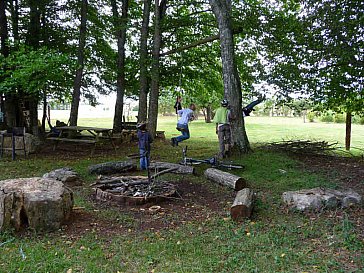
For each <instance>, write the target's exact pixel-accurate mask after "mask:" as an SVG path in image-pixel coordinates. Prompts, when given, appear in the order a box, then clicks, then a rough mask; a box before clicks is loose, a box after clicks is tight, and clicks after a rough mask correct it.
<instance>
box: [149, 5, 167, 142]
mask: <svg viewBox="0 0 364 273" xmlns="http://www.w3.org/2000/svg"><path fill="white" fill-rule="evenodd" d="M166 4H167V1H166V0H161V2H160V3H159V0H155V21H154V43H153V52H152V73H151V76H152V83H151V89H150V94H149V109H148V129H149V132H150V134H151V135H152V136H155V132H156V130H157V121H158V98H159V80H160V75H159V59H160V56H159V55H160V49H161V45H162V32H161V20H162V18H163V15H164V14H165V11H166Z"/></svg>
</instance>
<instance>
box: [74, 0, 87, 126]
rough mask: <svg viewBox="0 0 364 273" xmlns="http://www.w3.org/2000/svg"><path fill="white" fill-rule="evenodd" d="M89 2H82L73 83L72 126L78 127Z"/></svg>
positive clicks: (84, 0) (85, 0)
mask: <svg viewBox="0 0 364 273" xmlns="http://www.w3.org/2000/svg"><path fill="white" fill-rule="evenodd" d="M87 6H88V2H87V0H82V6H81V25H80V36H79V43H78V54H77V65H78V68H77V71H76V77H75V80H74V83H73V93H72V103H71V113H70V125H71V126H77V119H78V108H79V105H80V97H81V85H82V76H83V68H84V61H85V52H84V51H85V46H86V23H87Z"/></svg>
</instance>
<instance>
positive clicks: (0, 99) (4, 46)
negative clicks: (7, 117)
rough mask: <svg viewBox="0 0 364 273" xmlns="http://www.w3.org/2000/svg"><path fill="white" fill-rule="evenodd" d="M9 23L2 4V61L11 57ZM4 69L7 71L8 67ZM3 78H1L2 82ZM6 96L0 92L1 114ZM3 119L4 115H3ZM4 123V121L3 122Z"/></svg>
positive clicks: (4, 4) (0, 12)
mask: <svg viewBox="0 0 364 273" xmlns="http://www.w3.org/2000/svg"><path fill="white" fill-rule="evenodd" d="M8 37H9V34H8V21H7V17H6V2H5V1H1V2H0V43H1V44H0V52H1V55H2V56H1V55H0V59H5V58H6V57H8V55H9V47H8V44H7V43H8ZM2 63H3V62H2ZM2 69H4V70H6V69H7V68H6V67H3V68H2ZM2 80H3V79H2V77H0V81H2ZM4 97H5V96H4V94H3V93H2V92H0V112H2V113H3V112H4V108H5V104H4ZM2 117H3V114H2ZM1 122H2V121H1ZM4 123H5V122H4Z"/></svg>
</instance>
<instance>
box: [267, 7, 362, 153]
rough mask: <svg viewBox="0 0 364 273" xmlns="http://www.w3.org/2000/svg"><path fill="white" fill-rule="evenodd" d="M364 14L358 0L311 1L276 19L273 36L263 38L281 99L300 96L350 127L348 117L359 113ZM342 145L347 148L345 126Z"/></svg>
mask: <svg viewBox="0 0 364 273" xmlns="http://www.w3.org/2000/svg"><path fill="white" fill-rule="evenodd" d="M363 11H364V6H363V3H362V1H357V0H348V1H346V0H345V1H333V0H324V1H318V0H310V1H308V2H305V3H304V4H302V5H301V6H297V4H294V5H293V7H292V9H291V12H285V13H281V14H280V16H277V17H276V18H275V19H274V20H273V21H272V22H271V23H272V24H275V26H276V30H275V33H273V32H270V33H269V35H267V39H269V40H270V43H267V45H268V47H267V49H268V50H267V52H268V54H267V57H268V58H269V60H270V63H271V67H270V69H271V72H272V73H271V75H270V78H271V79H272V80H271V81H270V83H272V84H274V85H276V86H278V87H280V89H281V94H283V95H284V96H289V95H290V94H292V93H298V94H303V95H304V96H306V97H307V96H309V97H311V98H312V100H313V101H314V102H315V103H317V104H321V105H323V106H324V107H325V108H327V109H332V110H334V111H336V112H337V111H344V112H347V117H348V118H347V121H348V122H349V121H350V116H351V113H353V112H359V113H360V112H363V98H364V94H363V84H362V83H363V79H364V78H363V75H364V73H363V71H364V65H363V63H364V61H363V58H364V52H363V50H362V48H363V46H364V41H363V39H362V37H363V35H364V21H363V19H362V16H361V14H363ZM277 45H280V46H279V47H277ZM346 143H347V145H346V146H347V148H349V145H348V144H349V143H350V126H349V124H347V134H346Z"/></svg>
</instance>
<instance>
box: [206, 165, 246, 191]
mask: <svg viewBox="0 0 364 273" xmlns="http://www.w3.org/2000/svg"><path fill="white" fill-rule="evenodd" d="M205 177H206V178H207V179H209V180H211V181H214V182H217V183H219V184H221V185H223V186H228V187H230V188H232V189H234V190H236V191H240V190H242V189H244V188H245V187H246V185H247V183H246V181H245V179H244V178H242V177H240V176H237V175H234V174H231V173H227V172H223V171H220V170H218V169H214V168H209V169H207V170H206V171H205Z"/></svg>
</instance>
